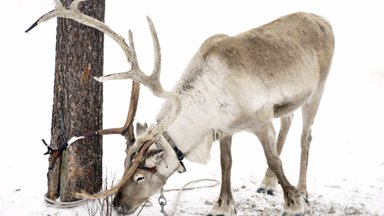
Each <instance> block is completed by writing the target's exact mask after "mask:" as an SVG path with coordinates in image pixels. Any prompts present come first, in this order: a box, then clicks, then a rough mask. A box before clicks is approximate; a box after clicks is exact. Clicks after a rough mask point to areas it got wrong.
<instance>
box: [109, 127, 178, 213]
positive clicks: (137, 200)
mask: <svg viewBox="0 0 384 216" xmlns="http://www.w3.org/2000/svg"><path fill="white" fill-rule="evenodd" d="M149 130H150V129H149ZM136 131H137V133H136V134H137V135H138V136H139V137H141V136H143V135H145V133H146V132H148V130H147V125H146V124H144V125H141V124H137V128H136ZM139 139H140V138H139ZM126 152H127V156H126V159H125V164H124V165H125V170H129V168H130V167H131V165H132V159H133V158H135V157H136V153H135V152H136V150H135V145H131V146H127V150H126ZM175 171H178V172H180V173H181V172H184V171H185V168H184V165H183V163H182V162H181V161H179V159H178V157H177V155H176V153H175V150H174V149H173V148H172V147H171V146H170V143H169V141H167V139H166V138H165V137H164V136H163V135H161V136H160V137H159V138H158V139H157V140H156V141H155V142H154V143H153V144H152V145H151V146H150V147H149V148H148V150H147V151H146V153H145V154H144V156H143V158H142V159H141V161H140V163H139V166H138V168H137V169H136V171H135V172H134V173H133V175H132V177H131V178H130V179H129V180H128V181H126V183H125V184H124V185H123V186H122V187H121V188H120V189H119V190H118V191H117V193H116V195H115V198H114V201H113V205H114V206H115V207H116V209H117V211H118V212H119V213H120V214H131V213H133V212H135V211H136V209H137V208H138V207H139V206H140V205H141V204H142V203H143V202H145V201H146V200H147V199H148V198H149V197H150V196H152V195H153V194H155V193H156V192H158V191H159V190H160V189H161V188H162V187H163V186H164V185H165V183H166V181H167V179H168V177H169V176H170V175H172V174H173V173H174V172H175Z"/></svg>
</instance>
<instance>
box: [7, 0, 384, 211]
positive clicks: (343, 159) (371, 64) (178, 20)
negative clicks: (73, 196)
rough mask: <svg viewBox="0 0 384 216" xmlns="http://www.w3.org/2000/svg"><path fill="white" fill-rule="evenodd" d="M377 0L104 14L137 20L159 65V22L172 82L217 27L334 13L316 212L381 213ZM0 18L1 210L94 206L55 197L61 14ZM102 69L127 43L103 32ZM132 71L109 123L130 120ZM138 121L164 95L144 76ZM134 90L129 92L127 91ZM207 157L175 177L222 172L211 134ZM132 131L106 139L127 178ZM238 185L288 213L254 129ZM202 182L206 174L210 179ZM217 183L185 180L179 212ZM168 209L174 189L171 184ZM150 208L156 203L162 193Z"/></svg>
mask: <svg viewBox="0 0 384 216" xmlns="http://www.w3.org/2000/svg"><path fill="white" fill-rule="evenodd" d="M381 5H382V4H380V2H379V1H343V2H341V1H331V0H327V1H324V0H321V1H320V0H314V1H293V0H286V1H276V0H273V1H244V0H240V1H218V0H214V1H203V0H198V1H190V0H188V1H176V0H174V1H168V0H166V1H155V0H153V1H150V0H146V1H136V0H134V1H106V22H107V23H108V24H109V25H110V26H111V27H112V28H113V29H115V30H116V31H117V32H118V33H120V34H126V32H127V31H128V29H132V30H133V31H134V34H135V39H136V40H135V41H136V47H137V50H138V51H139V53H138V55H139V61H140V63H141V66H142V67H143V69H144V70H147V71H148V70H150V69H151V67H152V47H151V46H152V43H151V39H150V35H149V33H148V29H147V26H146V20H145V16H146V15H149V16H151V17H152V19H153V20H154V22H155V25H156V27H157V31H158V34H159V37H160V43H161V46H162V55H163V64H162V81H163V83H164V86H165V88H167V89H170V88H171V87H172V85H173V83H174V82H175V81H176V80H177V78H178V77H179V75H180V74H181V72H182V71H183V69H184V67H185V66H186V64H187V63H188V61H189V59H190V58H191V56H192V55H193V53H194V52H195V51H196V50H197V48H198V46H199V45H200V44H201V42H202V41H203V40H204V39H205V38H207V37H208V36H210V35H213V34H216V33H226V34H236V33H239V32H241V31H244V30H247V29H250V28H253V27H256V26H259V25H261V24H263V23H266V22H268V21H271V20H273V19H275V18H277V17H279V16H281V15H285V14H288V13H291V12H295V11H308V12H313V13H317V14H320V15H322V16H324V17H326V18H327V19H328V20H329V21H330V22H331V23H332V24H333V28H334V33H335V37H336V51H335V56H334V63H333V66H332V70H331V74H330V76H329V79H328V83H327V86H326V90H325V94H324V97H323V101H322V104H321V107H320V110H319V113H318V116H317V119H316V121H315V125H314V128H313V131H314V132H313V137H314V138H313V141H312V147H311V153H310V155H311V156H310V161H309V171H308V191H309V193H310V197H309V199H310V203H311V205H310V212H311V214H310V215H384V156H383V153H384V147H383V145H384V142H383V139H382V133H383V126H382V123H383V121H384V115H383V114H382V111H383V110H384V61H383V56H384V55H383V51H384V42H383V40H382V39H383V38H384V29H383V26H384V13H383V12H382V6H381ZM2 8H3V10H2V12H1V13H0V20H1V24H2V27H3V28H2V33H1V34H0V53H1V56H2V58H1V59H2V60H1V65H0V67H1V78H0V99H1V106H0V131H1V132H0V146H1V151H0V173H1V178H0V215H20V216H24V215H25V216H27V215H28V216H29V215H42V216H43V215H44V216H46V215H58V216H66V215H87V209H86V207H85V206H80V207H77V208H74V209H56V208H49V207H46V205H45V204H44V202H43V195H44V193H45V192H46V172H47V158H46V157H44V156H43V155H42V153H43V152H44V151H45V149H44V148H45V147H44V146H43V145H42V143H41V141H40V139H41V138H45V139H47V140H49V136H50V123H51V107H52V96H53V72H54V50H55V26H56V22H55V21H50V22H48V23H45V24H43V25H41V26H38V27H37V28H36V29H34V30H33V31H32V32H31V33H29V34H25V33H24V30H26V28H27V27H29V25H30V24H32V23H33V22H34V21H35V20H36V19H37V18H38V17H40V15H42V14H43V13H45V12H47V11H49V10H51V9H52V8H53V1H51V0H34V1H29V0H12V1H4V2H2ZM105 49H106V51H105V71H104V73H105V74H108V73H114V72H120V71H123V70H126V69H127V64H126V63H125V61H124V55H123V53H122V52H121V51H120V50H119V47H118V46H116V45H115V44H114V43H113V42H112V41H111V40H110V39H109V38H106V40H105ZM129 85H130V82H129V81H116V82H108V83H105V84H104V91H105V97H104V101H105V103H104V127H105V128H107V127H115V126H119V125H121V124H122V123H123V119H124V115H125V114H126V109H127V106H128V95H127V94H128V91H129V89H130V86H129ZM142 89H143V91H142V97H141V102H140V104H139V112H138V115H137V120H138V121H147V122H154V119H155V115H156V112H157V110H156V109H153V107H158V106H160V104H161V102H162V101H161V100H159V99H156V98H155V97H154V96H152V95H151V94H150V93H149V92H148V91H147V90H146V89H144V88H142ZM125 92H127V93H125ZM300 128H301V122H300V114H299V113H297V114H296V117H295V120H294V123H293V126H292V130H291V131H290V134H289V137H288V140H287V143H286V146H285V148H284V151H283V154H282V160H283V162H284V168H285V171H286V174H287V176H288V178H289V179H290V180H291V181H292V182H296V181H297V178H298V171H299V168H298V165H299V152H300V149H299V140H300V138H299V137H300ZM211 155H212V159H211V161H210V162H209V163H208V165H206V166H202V165H197V164H192V163H188V162H186V166H187V169H188V171H187V172H186V173H185V174H175V176H173V177H171V179H170V180H169V182H168V183H167V185H166V187H167V188H179V187H181V186H182V185H184V184H185V183H187V182H189V181H191V180H195V179H199V178H213V179H220V165H219V159H218V158H219V150H218V145H214V147H213V149H212V152H211ZM123 159H124V140H123V139H122V138H120V137H106V138H105V139H104V166H105V169H106V170H108V171H107V174H109V175H110V178H111V173H114V175H115V176H116V179H119V178H120V176H121V173H122V168H123ZM233 160H234V164H233V175H232V181H233V191H234V197H235V200H236V201H237V210H238V215H279V213H280V211H281V209H282V200H283V198H282V194H281V193H278V194H277V195H276V196H273V197H272V196H267V195H261V194H257V193H256V192H255V191H256V188H257V187H258V185H259V183H260V181H261V179H262V177H263V175H264V171H265V169H266V162H265V157H264V155H263V153H262V149H261V146H260V144H259V143H258V141H257V139H256V137H254V136H253V135H251V134H247V133H240V134H238V135H236V136H235V140H234V145H233ZM202 184H204V183H202ZM218 193H219V187H213V188H204V189H197V190H194V191H186V192H184V193H183V194H182V196H181V201H180V205H179V206H178V212H177V214H178V215H204V214H205V213H207V212H208V211H209V209H210V208H211V206H212V203H213V202H214V201H215V200H216V198H217V196H218ZM166 197H167V199H168V201H169V204H168V205H167V207H166V208H167V209H169V208H170V207H171V206H172V204H173V200H174V199H175V197H176V193H175V192H170V193H167V194H166ZM152 202H153V205H152V206H149V207H145V208H144V209H143V211H142V212H141V215H158V214H159V209H160V208H159V206H158V205H157V197H156V196H155V197H153V198H152Z"/></svg>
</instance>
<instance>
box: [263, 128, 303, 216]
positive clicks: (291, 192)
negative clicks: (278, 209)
mask: <svg viewBox="0 0 384 216" xmlns="http://www.w3.org/2000/svg"><path fill="white" fill-rule="evenodd" d="M255 134H256V136H257V137H258V138H259V140H260V142H261V144H262V146H263V149H264V154H265V156H266V158H267V163H268V166H269V168H270V169H271V170H272V171H273V172H274V173H275V175H276V177H277V179H278V180H279V183H280V185H281V187H282V188H283V193H284V199H285V205H284V213H283V215H284V216H289V215H292V216H301V215H303V214H304V198H303V197H302V194H301V193H299V191H298V190H297V189H296V188H295V187H294V186H292V185H291V183H290V182H289V181H288V179H287V177H286V176H285V174H284V171H283V166H282V162H281V160H280V158H279V154H278V153H277V149H276V147H275V130H274V128H273V124H272V122H266V123H265V125H263V127H258V128H257V129H256V130H255Z"/></svg>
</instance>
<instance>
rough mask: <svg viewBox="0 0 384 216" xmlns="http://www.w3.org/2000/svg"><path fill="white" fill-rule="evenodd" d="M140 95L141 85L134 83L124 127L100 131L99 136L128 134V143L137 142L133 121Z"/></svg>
mask: <svg viewBox="0 0 384 216" xmlns="http://www.w3.org/2000/svg"><path fill="white" fill-rule="evenodd" d="M139 93H140V84H139V83H138V82H135V81H133V82H132V90H131V100H130V104H129V110H128V113H127V118H126V120H125V123H124V126H123V127H120V128H108V129H104V130H98V131H97V134H100V135H108V134H121V135H124V134H126V133H127V141H128V142H130V144H132V143H134V142H135V136H134V133H133V121H134V118H135V116H136V111H137V105H138V102H139Z"/></svg>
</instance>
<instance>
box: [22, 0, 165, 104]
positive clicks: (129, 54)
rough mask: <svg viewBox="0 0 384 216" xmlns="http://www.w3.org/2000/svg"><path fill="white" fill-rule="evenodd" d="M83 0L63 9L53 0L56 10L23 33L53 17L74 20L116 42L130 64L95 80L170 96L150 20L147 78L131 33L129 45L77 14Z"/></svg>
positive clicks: (130, 32) (88, 18)
mask: <svg viewBox="0 0 384 216" xmlns="http://www.w3.org/2000/svg"><path fill="white" fill-rule="evenodd" d="M82 1H84V0H75V1H73V2H72V4H71V5H70V6H69V7H68V8H66V7H64V6H63V5H62V4H61V2H60V1H59V0H55V3H56V8H55V10H52V11H50V12H48V13H46V14H45V15H43V16H41V17H40V18H39V19H38V20H37V21H36V22H35V23H33V24H32V25H31V27H29V28H28V29H27V30H26V31H25V32H29V31H30V30H32V29H33V28H34V27H36V26H37V25H38V24H40V23H43V22H45V21H48V20H50V19H52V18H55V17H62V18H69V19H72V20H75V21H77V22H79V23H82V24H84V25H87V26H90V27H93V28H96V29H97V30H99V31H101V32H103V33H104V34H106V35H108V36H109V37H111V38H112V39H113V40H114V41H116V42H117V43H118V44H119V46H120V47H121V48H122V49H123V51H124V53H125V55H126V58H127V60H128V62H129V63H130V64H131V69H130V70H129V71H126V72H122V73H115V74H111V75H106V76H102V77H98V78H97V77H96V78H95V79H96V80H98V81H100V82H102V81H105V80H114V79H133V80H135V81H137V82H139V83H141V84H143V85H145V86H147V87H148V88H149V89H150V90H151V91H152V92H153V94H155V95H156V96H158V97H163V98H167V97H169V96H171V95H172V94H171V93H170V92H166V91H164V89H163V87H162V85H161V83H160V67H161V53H160V44H159V40H158V37H157V33H156V29H155V26H154V25H153V22H152V20H151V19H150V18H149V17H147V21H148V26H149V29H150V31H151V35H152V41H153V46H154V60H155V62H154V67H153V71H152V74H151V75H149V76H147V75H146V74H145V73H144V72H143V71H142V70H141V69H140V67H139V64H138V61H137V56H136V51H135V46H134V43H133V34H132V31H129V45H128V44H127V43H126V42H125V40H124V38H123V37H122V36H120V35H118V34H117V33H116V32H114V31H113V30H111V29H110V28H109V26H107V25H106V24H105V23H103V22H101V21H99V20H97V19H95V18H93V17H90V16H87V15H85V14H82V13H80V12H79V9H78V4H79V3H80V2H82Z"/></svg>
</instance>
